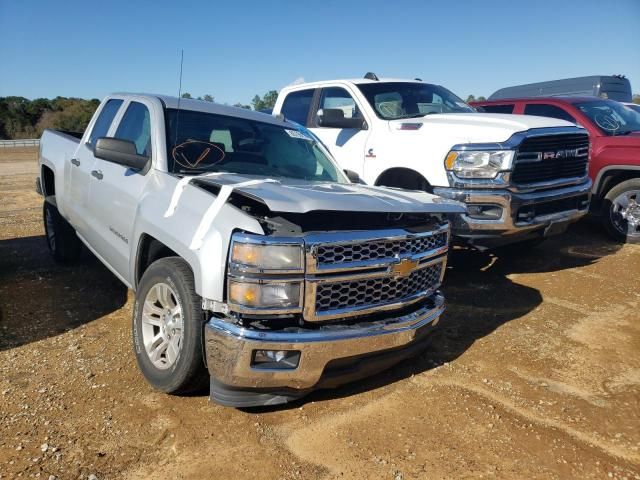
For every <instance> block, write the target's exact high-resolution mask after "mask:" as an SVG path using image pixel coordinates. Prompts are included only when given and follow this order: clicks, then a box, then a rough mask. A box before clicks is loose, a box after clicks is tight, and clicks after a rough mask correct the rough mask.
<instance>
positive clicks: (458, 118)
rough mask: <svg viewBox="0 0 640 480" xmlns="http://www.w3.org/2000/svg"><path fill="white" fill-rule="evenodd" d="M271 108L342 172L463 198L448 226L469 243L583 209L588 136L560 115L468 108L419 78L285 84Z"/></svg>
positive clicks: (543, 230) (501, 237) (539, 231)
mask: <svg viewBox="0 0 640 480" xmlns="http://www.w3.org/2000/svg"><path fill="white" fill-rule="evenodd" d="M273 114H274V115H283V116H284V118H285V119H287V120H291V121H294V122H297V123H299V124H300V125H303V126H305V127H307V128H308V129H309V130H310V131H311V132H313V133H314V134H315V135H316V136H317V137H318V138H319V139H320V141H322V142H323V143H324V144H325V145H326V147H327V148H328V149H329V150H330V151H331V153H332V154H333V156H334V158H335V159H336V160H337V161H338V163H339V164H340V166H341V167H342V168H344V169H346V170H349V171H350V172H349V174H350V178H351V179H352V180H354V181H355V180H357V177H356V175H357V176H358V177H360V178H362V179H363V180H364V182H365V183H367V184H369V185H378V186H380V185H384V186H389V187H399V188H408V189H416V190H426V191H428V192H430V193H435V194H437V195H440V196H442V197H444V198H449V199H455V200H459V201H461V202H464V203H465V204H466V206H467V212H466V213H464V214H461V215H459V216H457V218H456V219H455V220H454V222H453V224H452V233H453V234H454V235H455V236H457V237H461V238H463V239H464V240H466V241H468V242H470V243H473V244H476V245H478V246H497V245H499V244H504V243H510V242H513V241H524V240H529V241H530V243H537V242H538V241H540V240H541V239H543V238H544V237H546V236H549V235H552V234H556V233H561V232H562V231H563V230H564V229H566V227H567V225H568V224H569V223H570V222H572V221H575V220H577V219H578V218H579V217H581V216H582V215H585V214H586V213H587V210H588V206H589V200H590V187H591V181H590V180H589V178H588V176H587V167H588V161H589V137H588V134H587V132H586V130H584V129H583V128H580V127H577V126H576V125H574V124H571V123H569V122H565V121H563V120H558V119H552V118H544V117H532V116H524V115H503V114H484V113H478V112H476V111H475V110H474V109H473V108H472V107H470V106H469V105H467V104H466V103H464V102H463V101H462V100H461V99H460V98H458V97H457V96H455V95H454V94H453V93H451V92H450V91H449V90H447V89H445V88H443V87H441V86H438V85H431V84H428V83H423V82H422V81H421V80H419V79H416V80H394V79H379V78H378V77H377V76H376V75H374V74H372V73H368V74H367V75H365V78H361V79H354V80H333V81H322V82H314V83H306V84H299V85H294V86H289V87H285V88H284V89H282V91H281V92H280V94H279V95H278V99H277V101H276V104H275V107H274V110H273Z"/></svg>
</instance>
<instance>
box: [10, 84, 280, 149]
mask: <svg viewBox="0 0 640 480" xmlns="http://www.w3.org/2000/svg"><path fill="white" fill-rule="evenodd" d="M277 97H278V92H277V91H276V90H270V91H268V92H267V93H265V94H264V95H263V96H260V95H256V96H254V97H253V100H251V105H245V104H242V103H236V104H235V105H234V107H240V108H246V109H249V110H251V109H253V110H265V109H270V108H273V106H274V105H275V103H276V98H277ZM182 98H193V97H192V96H191V94H190V93H187V92H185V93H183V94H182ZM196 99H197V100H201V101H204V102H213V101H214V100H215V99H214V97H213V95H210V94H206V95H202V96H201V97H196ZM98 105H100V100H98V99H97V98H93V99H91V100H85V99H83V98H67V97H56V98H54V99H48V98H36V99H35V100H29V99H28V98H24V97H0V140H10V139H21V138H40V136H41V135H42V132H43V131H44V130H45V129H47V128H53V129H56V130H67V131H71V132H83V131H84V130H85V128H87V125H88V124H89V121H90V120H91V117H92V116H93V113H94V112H95V111H96V108H98Z"/></svg>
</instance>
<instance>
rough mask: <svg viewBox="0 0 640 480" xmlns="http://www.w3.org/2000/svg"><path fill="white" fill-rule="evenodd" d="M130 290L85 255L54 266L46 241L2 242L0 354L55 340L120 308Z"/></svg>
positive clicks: (0, 266) (39, 239)
mask: <svg viewBox="0 0 640 480" xmlns="http://www.w3.org/2000/svg"><path fill="white" fill-rule="evenodd" d="M126 301H127V288H126V287H125V286H124V285H123V284H122V283H120V281H119V280H118V279H116V278H115V277H114V276H113V275H112V274H111V272H109V271H108V270H107V269H106V268H105V267H104V266H103V265H102V264H101V263H100V262H99V261H98V260H97V259H96V258H95V257H94V256H93V255H91V254H88V253H87V252H86V251H85V252H84V255H83V256H82V257H81V260H80V261H79V262H78V264H76V265H71V266H60V265H57V264H56V263H54V261H53V260H52V258H51V255H50V254H49V251H48V249H47V246H46V241H45V238H44V236H33V237H22V238H14V239H10V240H1V241H0V351H2V350H7V349H9V348H14V347H17V346H20V345H24V344H26V343H30V342H35V341H38V340H42V339H45V338H47V337H51V336H55V335H58V334H60V333H63V332H65V331H68V330H71V329H73V328H76V327H78V326H80V325H82V324H85V323H88V322H91V321H93V320H96V319H98V318H100V317H102V316H104V315H107V314H109V313H111V312H114V311H116V310H118V309H120V308H121V307H122V306H123V305H124V304H125V302H126Z"/></svg>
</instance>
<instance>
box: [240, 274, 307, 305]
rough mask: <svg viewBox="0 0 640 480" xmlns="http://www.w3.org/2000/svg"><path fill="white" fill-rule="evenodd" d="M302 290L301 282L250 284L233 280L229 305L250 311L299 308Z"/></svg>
mask: <svg viewBox="0 0 640 480" xmlns="http://www.w3.org/2000/svg"><path fill="white" fill-rule="evenodd" d="M301 288H302V283H301V282H278V281H268V282H265V283H250V282H243V281H241V280H233V279H232V280H230V281H229V303H231V304H233V305H237V306H240V307H245V308H249V309H292V308H297V307H299V306H300V296H301V294H300V291H301ZM232 308H233V307H232Z"/></svg>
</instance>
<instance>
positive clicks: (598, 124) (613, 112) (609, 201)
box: [474, 96, 640, 243]
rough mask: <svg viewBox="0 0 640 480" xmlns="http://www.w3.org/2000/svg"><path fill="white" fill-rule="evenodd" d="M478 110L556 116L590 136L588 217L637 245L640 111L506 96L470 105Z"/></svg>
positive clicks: (590, 101)
mask: <svg viewBox="0 0 640 480" xmlns="http://www.w3.org/2000/svg"><path fill="white" fill-rule="evenodd" d="M474 106H475V107H476V108H478V110H481V111H483V112H496V113H497V112H500V113H516V114H524V115H536V116H544V117H552V118H559V119H562V120H566V121H568V122H572V123H575V124H577V125H580V126H582V127H584V128H585V129H586V130H587V131H588V132H589V135H590V137H591V162H590V166H589V177H590V178H591V180H592V181H593V187H592V189H591V193H592V195H591V213H592V214H594V215H595V216H598V217H600V220H601V222H602V225H603V226H604V228H605V229H606V230H607V232H608V233H609V235H610V236H611V237H612V238H614V239H615V240H617V241H618V242H622V243H640V111H636V110H634V109H633V108H631V107H630V106H628V105H624V104H622V103H619V102H616V101H613V100H606V99H602V98H597V97H574V96H572V97H535V98H511V99H509V98H505V99H502V100H495V101H486V102H475V103H474Z"/></svg>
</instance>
